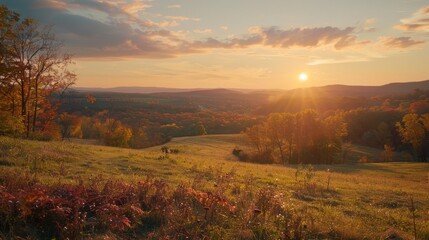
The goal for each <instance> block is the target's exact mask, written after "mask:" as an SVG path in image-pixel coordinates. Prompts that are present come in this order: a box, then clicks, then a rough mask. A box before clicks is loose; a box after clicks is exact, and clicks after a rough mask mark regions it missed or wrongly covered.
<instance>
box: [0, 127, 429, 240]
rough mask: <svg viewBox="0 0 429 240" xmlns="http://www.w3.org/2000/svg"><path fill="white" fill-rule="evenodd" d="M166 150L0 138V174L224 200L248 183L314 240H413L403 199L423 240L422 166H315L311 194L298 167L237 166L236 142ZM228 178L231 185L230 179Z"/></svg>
mask: <svg viewBox="0 0 429 240" xmlns="http://www.w3.org/2000/svg"><path fill="white" fill-rule="evenodd" d="M167 145H168V146H169V147H171V148H176V149H179V150H180V153H179V154H177V155H176V154H175V155H168V156H164V155H163V154H162V153H161V151H160V147H153V148H149V149H144V150H130V149H118V148H111V147H104V146H91V145H81V144H77V143H70V142H48V143H47V142H34V141H25V140H16V139H10V138H0V151H1V152H0V174H1V172H2V171H6V170H8V171H9V170H10V171H19V172H28V173H30V174H31V176H32V177H36V178H37V179H38V180H39V181H41V182H42V183H46V184H51V185H52V184H57V183H58V182H61V184H66V183H67V184H76V183H77V182H78V181H79V179H84V180H85V179H95V178H101V179H109V178H113V179H120V180H123V181H125V182H138V181H139V180H141V179H143V178H145V177H146V176H147V175H151V176H153V177H155V178H157V179H162V180H163V181H165V182H166V183H167V184H170V185H171V186H178V185H187V186H194V187H195V188H196V189H197V190H198V191H206V192H215V191H219V189H222V188H223V189H224V190H225V191H226V192H225V193H224V194H225V196H226V197H234V196H236V195H237V194H241V193H242V192H243V191H245V190H244V186H245V185H246V182H248V181H253V182H254V188H255V191H259V190H258V189H270V188H273V189H275V191H276V192H279V193H281V194H282V201H284V202H287V203H290V204H292V205H294V206H297V208H299V210H300V211H303V214H304V215H305V216H312V217H311V220H309V222H308V223H307V224H308V225H307V226H309V227H311V228H312V229H313V230H315V231H317V232H318V233H319V234H320V235H319V237H320V238H338V239H362V238H368V239H379V238H380V237H382V236H383V234H384V235H385V234H386V232H387V231H389V230H391V231H397V232H402V233H403V234H408V235H410V236H412V235H413V223H412V221H413V220H412V212H411V211H410V207H411V206H410V201H409V199H410V196H413V199H414V202H415V207H416V209H417V211H416V227H417V234H418V238H420V239H429V182H428V173H429V164H427V163H412V162H409V163H402V162H393V163H367V164H357V163H355V164H342V165H330V166H323V165H322V166H315V168H314V170H315V171H314V173H315V176H314V177H313V178H312V179H311V182H310V184H308V186H310V187H308V186H307V187H304V185H303V184H302V182H300V181H296V178H295V173H296V169H297V168H298V166H275V165H257V164H251V163H241V162H238V161H237V160H235V159H234V157H233V156H232V154H231V151H232V149H233V148H234V147H236V146H240V147H245V146H243V141H242V139H240V137H239V136H237V135H218V136H203V137H191V138H180V139H175V140H173V141H172V142H171V143H169V144H167ZM374 154H378V153H377V152H375V153H374ZM328 168H329V169H330V171H329V172H327V171H326V170H327V169H328ZM230 173H231V174H232V173H233V175H234V178H233V179H228V174H230ZM329 176H330V177H329ZM328 178H330V186H329V190H327V182H328ZM392 229H393V230H392ZM245 234H246V231H244V232H243V235H245Z"/></svg>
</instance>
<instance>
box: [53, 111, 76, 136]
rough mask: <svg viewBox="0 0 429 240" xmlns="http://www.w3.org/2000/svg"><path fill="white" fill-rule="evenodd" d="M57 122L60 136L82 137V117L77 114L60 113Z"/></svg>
mask: <svg viewBox="0 0 429 240" xmlns="http://www.w3.org/2000/svg"><path fill="white" fill-rule="evenodd" d="M58 124H59V125H60V128H61V137H62V138H63V139H64V138H69V137H79V138H81V137H82V130H81V126H82V119H81V118H80V117H78V116H75V115H72V114H68V113H62V114H60V116H59V118H58Z"/></svg>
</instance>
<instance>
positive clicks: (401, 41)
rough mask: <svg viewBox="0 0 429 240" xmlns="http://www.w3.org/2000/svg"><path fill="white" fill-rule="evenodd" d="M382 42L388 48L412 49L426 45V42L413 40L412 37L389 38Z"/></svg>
mask: <svg viewBox="0 0 429 240" xmlns="http://www.w3.org/2000/svg"><path fill="white" fill-rule="evenodd" d="M381 41H382V43H383V44H384V46H386V47H388V48H410V47H415V46H417V45H421V44H423V43H425V41H419V40H413V39H412V38H411V37H396V38H395V37H387V38H383V39H382V40H381Z"/></svg>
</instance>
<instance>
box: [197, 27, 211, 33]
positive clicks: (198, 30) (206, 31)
mask: <svg viewBox="0 0 429 240" xmlns="http://www.w3.org/2000/svg"><path fill="white" fill-rule="evenodd" d="M193 32H194V33H201V34H208V33H211V32H212V30H211V29H210V28H206V29H195V30H194V31H193Z"/></svg>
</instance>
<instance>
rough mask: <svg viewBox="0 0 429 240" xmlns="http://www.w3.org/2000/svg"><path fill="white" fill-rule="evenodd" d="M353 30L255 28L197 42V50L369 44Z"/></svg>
mask: <svg viewBox="0 0 429 240" xmlns="http://www.w3.org/2000/svg"><path fill="white" fill-rule="evenodd" d="M354 29H355V28H353V27H348V28H344V29H340V28H337V27H320V28H294V29H288V30H283V29H280V28H277V27H269V28H262V27H253V28H251V29H250V32H251V33H250V34H247V35H244V36H242V37H236V38H231V39H226V40H217V39H214V38H208V39H206V40H204V41H197V42H195V46H196V47H198V48H247V47H251V46H255V45H260V46H267V47H272V48H293V47H301V48H316V47H321V46H327V45H332V46H333V47H334V48H335V49H337V50H341V49H344V48H347V47H351V46H358V45H364V44H367V43H369V41H359V40H357V37H356V36H355V35H354Z"/></svg>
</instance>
